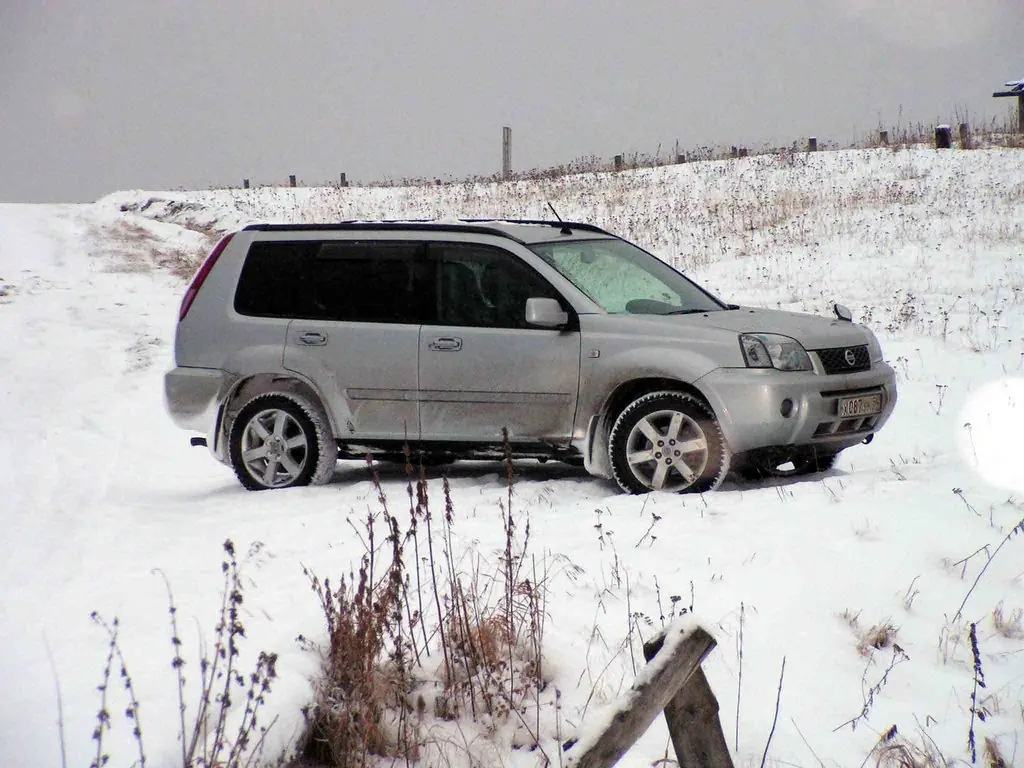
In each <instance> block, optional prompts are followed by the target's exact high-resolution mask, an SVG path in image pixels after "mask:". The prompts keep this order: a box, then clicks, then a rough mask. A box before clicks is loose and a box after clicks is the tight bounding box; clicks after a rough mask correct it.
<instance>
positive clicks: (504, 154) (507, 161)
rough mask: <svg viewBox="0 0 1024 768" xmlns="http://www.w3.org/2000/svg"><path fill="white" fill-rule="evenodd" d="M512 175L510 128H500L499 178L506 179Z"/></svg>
mask: <svg viewBox="0 0 1024 768" xmlns="http://www.w3.org/2000/svg"><path fill="white" fill-rule="evenodd" d="M511 175H512V129H511V128H510V127H509V126H507V125H506V126H504V127H503V128H502V129H501V178H503V179H505V180H506V181H507V180H508V178H509V177H510V176H511Z"/></svg>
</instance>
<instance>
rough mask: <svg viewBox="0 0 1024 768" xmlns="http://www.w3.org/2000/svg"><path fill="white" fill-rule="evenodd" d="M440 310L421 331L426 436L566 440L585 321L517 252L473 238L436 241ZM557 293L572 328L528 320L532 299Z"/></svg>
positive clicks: (422, 419) (434, 252)
mask: <svg viewBox="0 0 1024 768" xmlns="http://www.w3.org/2000/svg"><path fill="white" fill-rule="evenodd" d="M429 255H430V260H431V262H432V264H433V266H434V269H435V275H434V281H435V285H436V292H435V295H436V301H437V304H436V307H435V308H434V317H433V319H432V320H430V321H428V322H427V324H425V325H424V326H423V327H422V328H421V330H420V342H419V369H420V376H419V378H420V381H419V398H420V428H421V435H422V437H423V439H424V440H460V441H462V440H465V441H474V442H499V441H500V440H501V438H502V429H503V428H507V429H508V432H509V437H510V439H511V440H512V441H513V442H538V441H539V442H545V443H548V444H554V445H560V446H564V445H567V444H568V442H569V439H570V437H571V433H572V424H573V417H574V415H575V409H576V395H577V389H578V386H579V366H580V334H579V330H578V320H577V319H576V318H575V315H574V314H572V310H571V308H570V307H569V305H568V304H567V303H566V302H565V301H564V300H562V298H561V297H560V296H559V294H558V293H557V291H556V290H555V289H554V287H553V286H551V284H550V283H548V282H547V280H545V279H544V278H543V277H542V276H541V275H540V274H538V273H537V272H535V271H534V270H533V269H532V267H530V266H529V265H528V264H526V263H525V262H524V261H522V260H521V259H520V258H519V257H518V256H516V255H515V254H513V253H511V252H509V251H507V250H504V249H501V248H497V247H493V246H486V245H479V244H473V243H431V244H430V245H429ZM531 297H545V298H555V299H558V300H559V301H561V302H562V304H563V306H564V307H565V308H566V309H568V310H569V312H570V317H571V318H572V322H571V324H570V329H565V330H555V329H550V328H536V327H531V326H529V325H527V323H526V300H527V299H528V298H531Z"/></svg>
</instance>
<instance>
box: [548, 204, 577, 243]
mask: <svg viewBox="0 0 1024 768" xmlns="http://www.w3.org/2000/svg"><path fill="white" fill-rule="evenodd" d="M548 208H550V209H551V212H552V213H553V214H555V218H556V219H558V220H559V221H560V222H562V223H563V224H564V223H565V222H564V221H563V220H562V217H561V216H559V215H558V211H556V210H555V206H553V205H552V204H551V201H550V200H548ZM562 234H563V235H571V234H572V230H571V229H569V227H562Z"/></svg>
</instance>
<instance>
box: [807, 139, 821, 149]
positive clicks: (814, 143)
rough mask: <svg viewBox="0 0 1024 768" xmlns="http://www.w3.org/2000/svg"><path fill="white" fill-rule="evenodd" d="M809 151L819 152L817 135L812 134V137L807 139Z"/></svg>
mask: <svg viewBox="0 0 1024 768" xmlns="http://www.w3.org/2000/svg"><path fill="white" fill-rule="evenodd" d="M807 151H808V152H817V151H818V137H817V136H811V138H809V139H808V140H807Z"/></svg>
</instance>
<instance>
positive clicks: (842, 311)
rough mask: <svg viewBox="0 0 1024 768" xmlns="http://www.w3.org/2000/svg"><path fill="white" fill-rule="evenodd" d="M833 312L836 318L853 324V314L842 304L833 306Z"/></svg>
mask: <svg viewBox="0 0 1024 768" xmlns="http://www.w3.org/2000/svg"><path fill="white" fill-rule="evenodd" d="M832 311H833V312H835V313H836V317H838V318H839V319H840V320H845V321H846V322H848V323H850V322H853V313H852V312H851V311H850V310H849V308H847V307H844V306H843V305H842V304H833V305H832Z"/></svg>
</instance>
